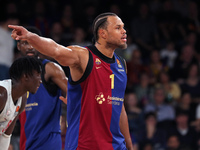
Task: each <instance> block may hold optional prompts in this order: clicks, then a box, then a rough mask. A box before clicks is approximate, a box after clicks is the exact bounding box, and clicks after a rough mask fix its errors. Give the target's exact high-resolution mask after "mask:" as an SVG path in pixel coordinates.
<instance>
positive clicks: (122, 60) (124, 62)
mask: <svg viewBox="0 0 200 150" xmlns="http://www.w3.org/2000/svg"><path fill="white" fill-rule="evenodd" d="M116 55H117V56H118V57H119V59H120V60H121V62H122V64H123V66H124V69H125V71H126V73H127V67H126V61H125V59H124V58H122V57H121V56H119V55H118V54H116Z"/></svg>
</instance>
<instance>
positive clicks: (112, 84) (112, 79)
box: [110, 74, 114, 89]
mask: <svg viewBox="0 0 200 150" xmlns="http://www.w3.org/2000/svg"><path fill="white" fill-rule="evenodd" d="M110 79H111V89H114V74H111V75H110Z"/></svg>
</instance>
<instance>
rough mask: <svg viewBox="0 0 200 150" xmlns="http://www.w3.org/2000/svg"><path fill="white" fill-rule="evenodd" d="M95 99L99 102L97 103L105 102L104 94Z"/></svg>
mask: <svg viewBox="0 0 200 150" xmlns="http://www.w3.org/2000/svg"><path fill="white" fill-rule="evenodd" d="M95 99H96V100H97V103H99V104H102V103H103V102H104V101H105V98H104V95H103V93H99V95H96V97H95Z"/></svg>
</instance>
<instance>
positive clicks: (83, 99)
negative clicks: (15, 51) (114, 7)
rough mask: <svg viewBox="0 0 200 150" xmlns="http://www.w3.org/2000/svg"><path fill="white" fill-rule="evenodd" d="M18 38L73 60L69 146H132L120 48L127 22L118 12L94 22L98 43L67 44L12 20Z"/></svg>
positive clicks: (63, 60) (121, 149)
mask: <svg viewBox="0 0 200 150" xmlns="http://www.w3.org/2000/svg"><path fill="white" fill-rule="evenodd" d="M9 27H10V28H12V29H13V31H12V35H11V36H12V37H13V39H15V40H27V41H28V42H29V43H30V44H31V45H32V46H33V47H35V48H36V49H37V50H38V51H39V52H41V53H43V54H44V55H47V56H50V57H53V58H54V59H56V60H57V61H58V62H59V63H60V64H61V65H63V66H69V68H70V76H69V81H68V82H69V84H68V97H67V121H68V129H67V134H66V142H65V149H66V150H74V149H77V150H82V149H87V150H91V149H92V150H97V149H98V150H111V149H114V150H125V149H133V146H132V142H131V138H130V134H129V128H128V122H127V115H126V112H125V109H124V104H123V101H124V92H125V88H126V82H127V76H126V66H125V62H124V60H123V59H121V58H120V57H119V56H117V55H116V54H115V49H116V48H122V49H123V48H126V47H127V44H126V36H127V35H126V31H125V29H124V23H123V22H122V20H121V19H120V18H119V17H118V16H117V15H116V14H114V13H103V14H100V15H99V16H97V18H96V19H95V20H94V23H93V32H94V37H95V41H96V42H95V45H92V46H88V47H85V48H84V47H79V46H68V47H64V46H61V45H59V44H57V43H55V42H54V41H53V40H51V39H49V38H44V37H40V36H38V35H36V34H33V33H31V32H28V31H27V30H26V29H25V28H23V27H21V26H13V25H9Z"/></svg>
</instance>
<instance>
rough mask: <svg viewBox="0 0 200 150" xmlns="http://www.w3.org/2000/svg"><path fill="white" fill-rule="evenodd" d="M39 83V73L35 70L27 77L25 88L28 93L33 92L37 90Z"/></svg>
mask: <svg viewBox="0 0 200 150" xmlns="http://www.w3.org/2000/svg"><path fill="white" fill-rule="evenodd" d="M40 83H41V74H40V73H38V72H37V71H33V75H32V76H28V77H27V89H28V91H29V92H30V93H32V94H34V93H36V92H37V90H38V88H39V86H40Z"/></svg>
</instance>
